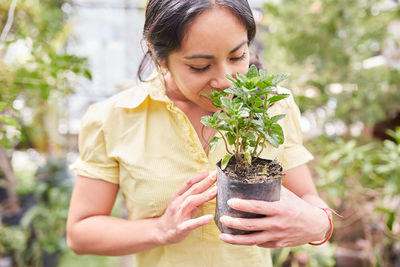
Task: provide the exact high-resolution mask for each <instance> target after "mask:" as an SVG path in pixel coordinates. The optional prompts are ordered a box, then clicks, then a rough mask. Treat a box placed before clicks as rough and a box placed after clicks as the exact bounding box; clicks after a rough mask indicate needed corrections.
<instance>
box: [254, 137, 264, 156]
mask: <svg viewBox="0 0 400 267" xmlns="http://www.w3.org/2000/svg"><path fill="white" fill-rule="evenodd" d="M266 140H267V139H265V138H263V141H262V146H261V150H260V153H258V154H257V156H256V157H257V158H258V157H259V156H260V155H261V153H262V152H263V150H264V146H265V141H266Z"/></svg>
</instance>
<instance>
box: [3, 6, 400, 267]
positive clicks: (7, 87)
mask: <svg viewBox="0 0 400 267" xmlns="http://www.w3.org/2000/svg"><path fill="white" fill-rule="evenodd" d="M145 2H146V1H145V0H143V1H135V0H102V1H100V0H57V1H56V0H0V34H1V35H0V92H1V94H0V145H1V146H0V266H64V267H65V266H132V264H131V262H130V258H129V257H100V256H77V255H75V254H74V253H73V252H71V251H69V250H68V248H67V246H66V243H65V222H66V217H67V211H68V205H69V197H70V194H71V190H72V186H73V183H74V179H75V174H74V173H73V172H71V171H70V170H69V168H68V166H69V164H70V163H72V162H73V161H74V160H75V159H76V158H77V157H78V152H77V138H78V133H79V129H80V121H81V117H82V116H83V114H84V112H85V111H86V109H87V108H88V106H89V105H90V104H93V103H95V102H98V101H101V100H103V99H105V98H107V97H109V96H111V95H113V94H115V93H117V92H119V91H122V90H125V89H127V88H130V87H131V86H133V85H134V84H135V83H137V81H138V80H137V78H136V72H137V66H138V64H139V62H140V60H141V58H142V55H143V48H142V47H143V45H144V43H143V41H142V40H141V39H142V32H141V31H142V27H143V23H144V8H145ZM249 2H250V4H251V6H252V8H253V12H254V14H255V18H256V20H257V23H258V26H257V27H258V28H257V37H256V40H255V41H254V43H253V44H252V47H251V49H252V51H253V53H254V54H258V55H259V57H260V59H261V61H262V63H263V65H264V68H265V69H266V70H267V71H268V72H269V73H279V72H289V73H291V76H290V78H289V79H288V80H287V81H286V82H285V85H284V86H285V87H287V88H289V89H291V90H292V92H293V93H294V94H295V97H296V101H297V103H298V105H299V107H300V109H301V111H302V118H301V127H302V129H303V132H304V137H305V145H306V147H307V148H308V149H310V150H311V151H312V153H313V154H314V156H315V160H314V161H313V162H312V163H311V164H310V167H311V169H312V172H313V176H314V177H315V182H316V184H317V186H318V190H319V192H320V194H321V195H322V197H323V199H325V200H326V201H327V202H328V203H329V204H330V206H331V207H332V208H334V209H335V210H337V211H338V213H339V214H341V215H342V218H339V217H336V218H335V222H334V224H335V232H334V235H333V238H332V239H331V242H330V243H329V244H326V245H324V246H320V247H311V246H308V245H306V246H301V247H296V248H284V249H280V250H275V251H274V255H273V260H274V266H352V267H353V266H396V267H397V266H400V208H399V207H400V168H399V163H398V162H400V3H399V2H398V1H396V0H385V1H383V0H382V1H379V0H336V1H331V0H302V1H298V0H294V1H287V0H273V1H272V0H270V1H261V0H259V1H249ZM113 215H114V216H124V207H123V205H122V203H121V200H120V198H119V199H118V201H117V203H116V205H115V208H114V211H113Z"/></svg>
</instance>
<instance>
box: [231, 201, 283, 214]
mask: <svg viewBox="0 0 400 267" xmlns="http://www.w3.org/2000/svg"><path fill="white" fill-rule="evenodd" d="M279 203H280V202H279V201H274V202H268V201H261V200H248V199H238V198H232V199H229V200H228V205H229V206H230V207H231V208H232V209H235V210H240V211H245V212H249V213H256V214H262V215H276V214H279V212H280V210H281V208H279Z"/></svg>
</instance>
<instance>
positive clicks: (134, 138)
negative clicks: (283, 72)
mask: <svg viewBox="0 0 400 267" xmlns="http://www.w3.org/2000/svg"><path fill="white" fill-rule="evenodd" d="M279 90H280V91H282V92H286V93H287V92H289V91H288V90H287V89H284V88H279ZM282 113H285V114H286V117H285V118H284V119H282V120H281V121H280V123H281V126H282V127H283V130H284V134H285V143H284V144H283V145H281V146H280V147H279V148H278V149H276V148H274V147H272V146H268V147H267V148H265V149H264V152H263V154H262V158H267V159H275V158H276V159H277V160H279V161H280V162H281V164H282V165H283V168H284V169H285V170H287V169H290V168H293V167H296V166H299V165H301V164H304V163H306V162H308V161H309V160H311V159H312V156H311V154H310V153H309V152H308V151H307V150H306V149H305V148H304V147H303V145H302V134H301V130H300V126H299V116H300V113H299V110H298V108H297V106H296V104H295V102H294V100H293V97H289V98H286V99H285V100H282V101H280V102H278V103H276V104H275V105H274V106H273V108H272V110H271V114H270V115H274V114H282ZM79 151H80V156H81V157H80V159H79V160H78V161H77V162H76V163H74V164H73V166H72V169H74V170H76V171H77V174H78V175H82V176H85V177H91V178H94V179H103V180H105V181H108V182H111V183H116V184H119V186H120V190H121V192H122V195H123V198H124V202H125V205H126V207H127V210H128V218H129V219H130V220H135V219H140V218H149V217H158V216H161V215H162V214H163V212H164V210H165V209H166V208H167V206H168V203H169V200H170V197H171V195H172V194H173V193H174V192H175V191H176V190H177V189H178V188H179V187H180V186H181V185H182V184H183V182H184V181H185V180H186V179H188V178H189V177H191V176H193V175H195V174H197V173H200V172H203V171H207V170H214V169H215V168H216V167H215V164H216V162H217V161H219V159H221V158H222V157H223V155H224V154H225V146H224V144H223V141H222V140H221V139H220V142H219V143H218V144H217V146H216V148H215V150H214V151H213V152H210V153H209V156H208V157H207V155H206V154H205V152H204V150H203V148H202V145H201V142H200V140H199V138H198V136H197V133H196V131H195V130H194V128H193V126H192V124H191V123H190V121H189V119H188V118H187V117H186V115H185V114H184V113H183V112H182V111H181V110H180V109H178V108H177V107H175V106H174V104H173V103H172V101H171V100H170V99H169V98H168V97H167V96H166V94H165V87H164V82H163V79H162V76H161V75H158V74H157V73H154V74H153V75H152V76H151V77H150V79H149V81H148V82H144V83H141V84H139V85H138V86H136V87H134V88H133V89H129V90H126V91H123V92H121V93H119V94H117V95H115V96H113V97H111V98H109V99H107V100H105V101H102V102H100V103H97V104H94V105H92V106H90V107H89V109H88V111H87V113H86V114H85V116H84V117H83V119H82V129H81V132H80V135H79ZM99 197H101V196H99ZM214 209H215V200H213V201H211V202H208V203H206V204H205V205H203V206H202V207H201V209H200V210H201V212H200V213H199V216H201V215H203V214H214ZM144 231H146V229H144ZM138 234H140V233H138ZM218 235H219V230H218V228H217V227H216V225H215V223H214V222H211V223H209V224H207V225H205V226H203V227H200V228H198V229H196V230H194V231H192V232H191V233H190V234H189V236H188V237H187V238H186V239H185V240H184V241H183V242H181V243H178V244H174V245H168V246H164V247H158V248H154V249H151V250H148V251H145V252H141V253H137V254H135V255H133V257H134V262H135V264H136V265H135V266H136V267H142V266H144V267H150V266H151V267H157V266H160V267H161V266H162V267H189V266H199V267H213V266H214V267H223V266H229V267H232V266H235V267H241V266H243V267H253V266H272V262H271V256H270V250H269V249H264V248H259V247H256V246H234V245H230V244H227V243H224V242H222V241H220V240H219V238H218Z"/></svg>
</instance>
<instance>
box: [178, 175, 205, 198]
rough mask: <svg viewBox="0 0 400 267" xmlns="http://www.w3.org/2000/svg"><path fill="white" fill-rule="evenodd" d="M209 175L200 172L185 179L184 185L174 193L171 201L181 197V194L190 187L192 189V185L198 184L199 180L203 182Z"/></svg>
mask: <svg viewBox="0 0 400 267" xmlns="http://www.w3.org/2000/svg"><path fill="white" fill-rule="evenodd" d="M209 174H210V172H202V173H199V174H197V175H195V176H193V177H191V178H189V179H187V180H186V181H185V183H184V184H183V185H182V186H181V187H180V188H179V189H178V190H177V191H176V192H175V194H174V195H173V197H172V199H171V200H174V199H176V198H177V197H179V196H180V195H182V194H183V193H185V192H186V191H187V190H188V189H189V188H190V187H192V185H194V184H196V183H198V182H200V181H201V180H203V179H204V178H206V177H208V176H209Z"/></svg>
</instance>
